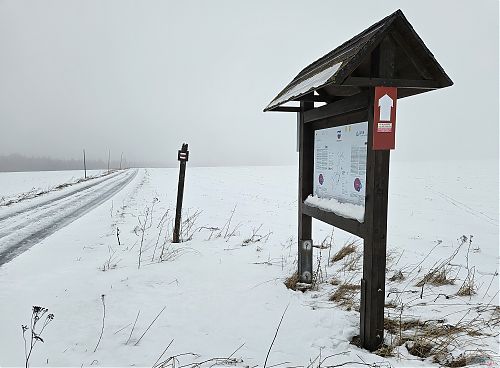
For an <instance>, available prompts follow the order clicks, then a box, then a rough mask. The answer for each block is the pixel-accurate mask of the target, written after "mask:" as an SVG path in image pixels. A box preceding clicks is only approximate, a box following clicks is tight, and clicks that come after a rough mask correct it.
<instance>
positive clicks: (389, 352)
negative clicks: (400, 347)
mask: <svg viewBox="0 0 500 368" xmlns="http://www.w3.org/2000/svg"><path fill="white" fill-rule="evenodd" d="M394 350H396V346H395V345H385V344H384V345H382V346H381V347H379V348H378V349H377V350H375V351H374V352H373V353H374V354H377V355H378V356H381V357H384V358H388V357H393V356H394Z"/></svg>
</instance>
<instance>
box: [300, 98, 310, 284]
mask: <svg viewBox="0 0 500 368" xmlns="http://www.w3.org/2000/svg"><path fill="white" fill-rule="evenodd" d="M313 108H314V102H307V101H301V102H300V112H299V113H298V114H299V129H298V130H299V132H298V133H299V195H298V207H299V213H298V214H299V231H298V275H299V280H300V282H304V283H308V284H310V283H311V282H312V273H313V270H312V268H313V251H312V249H313V247H312V245H313V244H312V217H310V216H307V215H305V214H304V213H303V209H302V204H303V203H304V200H305V199H306V198H307V196H309V195H310V194H312V192H313V175H314V168H313V166H314V164H313V163H314V131H313V129H312V125H311V124H304V111H307V110H310V109H313Z"/></svg>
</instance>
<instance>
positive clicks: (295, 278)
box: [284, 272, 299, 291]
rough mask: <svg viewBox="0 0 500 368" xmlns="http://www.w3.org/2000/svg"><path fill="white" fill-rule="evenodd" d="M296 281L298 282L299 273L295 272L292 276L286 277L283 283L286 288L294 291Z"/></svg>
mask: <svg viewBox="0 0 500 368" xmlns="http://www.w3.org/2000/svg"><path fill="white" fill-rule="evenodd" d="M298 282H299V274H298V273H297V272H295V273H294V274H293V275H292V276H289V277H287V278H286V280H285V282H284V284H285V286H286V287H287V288H288V289H291V290H294V291H296V290H297V283H298Z"/></svg>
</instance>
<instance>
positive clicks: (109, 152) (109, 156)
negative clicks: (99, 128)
mask: <svg viewBox="0 0 500 368" xmlns="http://www.w3.org/2000/svg"><path fill="white" fill-rule="evenodd" d="M110 158H111V150H108V174H109V159H110Z"/></svg>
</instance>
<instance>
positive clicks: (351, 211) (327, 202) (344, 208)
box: [304, 195, 365, 223]
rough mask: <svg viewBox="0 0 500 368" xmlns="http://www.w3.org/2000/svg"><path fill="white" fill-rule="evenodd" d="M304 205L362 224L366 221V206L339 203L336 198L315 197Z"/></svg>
mask: <svg viewBox="0 0 500 368" xmlns="http://www.w3.org/2000/svg"><path fill="white" fill-rule="evenodd" d="M304 203H305V204H308V205H309V206H313V207H318V208H321V209H322V210H325V211H328V212H333V213H335V214H336V215H339V216H342V217H345V218H348V219H354V220H357V221H358V222H361V223H363V221H365V206H361V205H359V204H353V203H345V202H339V201H338V200H336V199H335V198H320V197H318V196H315V195H310V196H309V197H307V198H306V200H305V201H304Z"/></svg>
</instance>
